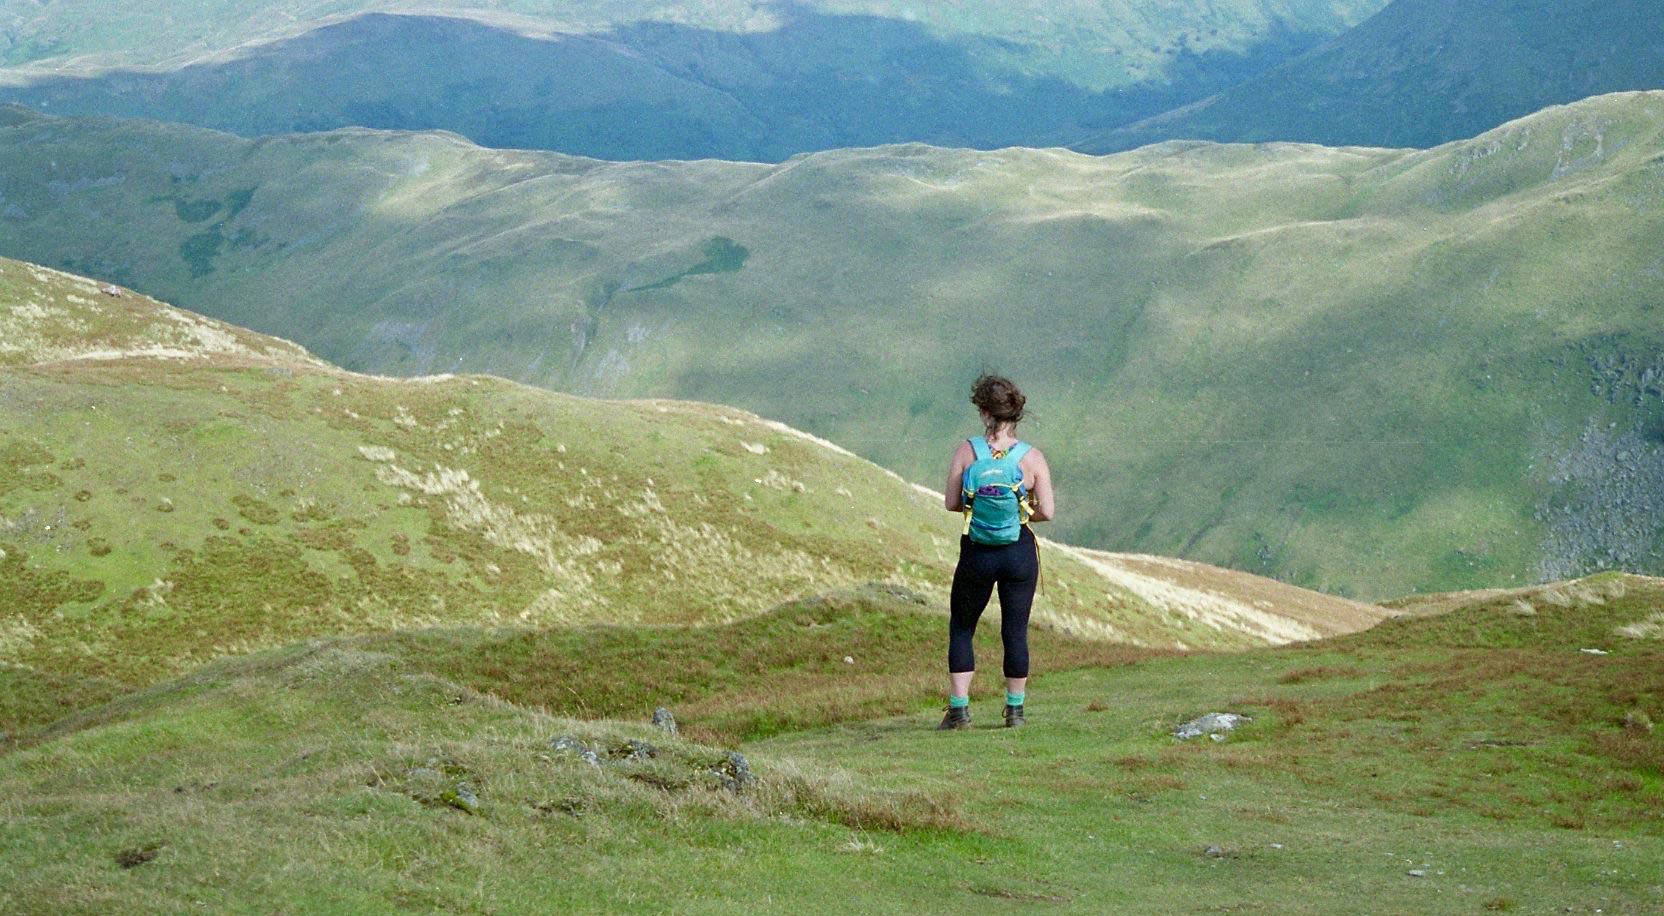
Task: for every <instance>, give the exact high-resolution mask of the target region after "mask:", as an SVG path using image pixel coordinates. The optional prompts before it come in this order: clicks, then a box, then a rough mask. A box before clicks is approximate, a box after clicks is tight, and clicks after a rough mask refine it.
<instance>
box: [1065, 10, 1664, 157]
mask: <svg viewBox="0 0 1664 916" xmlns="http://www.w3.org/2000/svg"><path fill="white" fill-rule="evenodd" d="M1661 23H1664V19H1661V18H1660V10H1659V8H1658V5H1657V4H1656V3H1652V2H1649V0H1617V2H1594V0H1582V2H1574V3H1565V2H1559V0H1480V2H1475V3H1460V4H1456V3H1446V2H1443V0H1394V2H1393V3H1392V4H1390V5H1388V6H1387V8H1386V9H1384V10H1382V11H1381V12H1379V13H1377V14H1376V15H1375V16H1374V17H1372V18H1370V19H1369V20H1368V21H1366V22H1364V23H1363V24H1361V25H1359V26H1358V27H1357V28H1355V29H1352V30H1350V31H1348V32H1347V33H1345V34H1344V35H1341V36H1340V37H1338V38H1336V39H1335V40H1334V41H1332V42H1330V43H1328V44H1326V45H1324V46H1323V47H1321V48H1318V49H1316V50H1314V51H1311V52H1309V53H1307V54H1305V55H1303V56H1301V57H1298V58H1296V59H1294V60H1292V61H1290V62H1288V63H1287V64H1284V65H1282V66H1280V67H1277V68H1275V69H1272V70H1270V71H1267V72H1266V73H1263V74H1260V75H1259V76H1256V77H1253V78H1251V79H1248V80H1246V81H1245V82H1243V83H1241V84H1240V85H1237V86H1234V87H1232V88H1230V89H1227V90H1225V91H1224V92H1222V93H1220V94H1219V95H1217V96H1214V97H1212V98H1208V99H1205V100H1203V101H1200V102H1197V103H1194V104H1192V105H1188V106H1185V107H1183V108H1180V109H1178V110H1176V111H1173V112H1169V113H1166V114H1162V115H1158V116H1156V117H1153V118H1150V119H1148V120H1145V121H1142V122H1139V123H1137V124H1133V125H1129V126H1127V127H1124V128H1119V129H1116V130H1112V131H1109V132H1107V133H1104V134H1102V135H1099V136H1096V137H1093V138H1090V139H1087V140H1085V141H1081V142H1077V143H1075V144H1073V145H1074V146H1075V148H1077V149H1080V150H1082V151H1084V152H1091V153H1105V152H1113V151H1116V150H1125V149H1132V148H1134V147H1137V146H1143V145H1145V144H1147V143H1155V142H1158V141H1162V140H1174V139H1197V140H1216V141H1222V142H1251V143H1258V142H1266V141H1299V142H1307V143H1322V144H1325V145H1329V146H1400V147H1401V146H1413V147H1430V146H1436V145H1438V144H1440V143H1446V142H1449V141H1452V140H1458V139H1461V138H1464V137H1470V136H1473V135H1474V134H1477V133H1480V132H1482V131H1486V130H1489V129H1491V128H1492V127H1495V126H1497V125H1498V124H1501V123H1503V122H1505V121H1510V120H1513V119H1515V118H1519V117H1523V116H1525V115H1527V114H1530V113H1531V112H1534V111H1537V110H1539V109H1542V108H1545V107H1547V106H1549V105H1560V104H1566V103H1568V102H1573V101H1576V100H1578V99H1582V98H1586V97H1588V96H1592V95H1597V94H1601V93H1611V92H1619V91H1624V90H1638V89H1661V88H1664V24H1661Z"/></svg>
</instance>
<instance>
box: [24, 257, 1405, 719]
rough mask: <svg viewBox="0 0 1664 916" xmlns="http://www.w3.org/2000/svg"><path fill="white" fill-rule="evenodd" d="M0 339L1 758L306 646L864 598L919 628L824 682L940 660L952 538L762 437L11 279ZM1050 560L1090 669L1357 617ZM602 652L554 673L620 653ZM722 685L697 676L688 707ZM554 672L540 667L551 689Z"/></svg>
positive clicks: (51, 282)
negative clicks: (86, 719) (88, 717)
mask: <svg viewBox="0 0 1664 916" xmlns="http://www.w3.org/2000/svg"><path fill="white" fill-rule="evenodd" d="M0 331H3V335H0V341H3V342H4V343H3V345H0V608H4V610H3V612H0V666H3V667H0V683H3V684H4V685H5V690H4V691H0V692H3V693H4V694H5V695H6V699H5V700H4V701H0V729H15V728H17V727H18V726H19V725H26V724H30V723H33V724H39V723H40V722H42V721H45V720H49V719H51V718H55V717H56V716H58V715H60V714H62V713H63V712H65V711H67V710H71V709H74V708H78V707H79V706H81V705H84V704H85V703H86V702H91V701H95V700H99V699H102V698H105V697H107V696H110V695H113V694H114V693H116V692H119V691H120V690H122V689H124V688H131V687H133V686H139V685H144V684H148V683H151V682H153V681H155V680H156V679H157V678H160V677H163V676H167V675H172V674H176V673H179V672H183V671H186V670H188V669H190V668H192V667H194V666H196V665H200V664H202V663H204V662H206V661H209V660H211V659H213V658H216V657H219V656H223V655H228V654H237V653H242V652H246V651H249V650H252V649H256V648H261V647H266V646H273V645H281V644H285V643H289V642H293V641H296V640H301V639H306V638H311V637H317V636H324V635H332V634H349V633H366V632H390V631H396V630H398V631H402V630H413V629H423V628H432V627H457V626H485V627H522V628H546V627H551V626H555V625H574V624H590V623H596V624H599V623H604V624H607V625H610V626H617V625H621V624H654V625H671V624H681V625H688V624H707V625H718V624H732V623H736V622H741V621H748V620H753V619H755V618H759V617H760V616H762V615H765V614H769V613H771V612H772V613H776V615H777V616H778V615H779V614H781V613H784V612H782V611H777V608H778V607H779V606H781V605H783V604H786V603H787V602H790V601H794V600H798V599H804V598H806V597H807V596H812V595H817V594H822V593H826V594H831V595H836V594H839V593H842V592H844V591H847V590H850V589H857V588H861V587H865V588H868V589H877V590H878V592H881V593H885V594H888V593H889V592H888V591H886V590H889V591H893V592H894V593H895V595H899V596H901V597H899V598H893V599H892V600H894V601H903V602H904V603H905V604H906V605H907V606H908V607H909V608H915V606H927V607H929V608H930V609H932V610H933V611H934V612H935V616H931V617H928V623H926V622H925V621H924V620H922V619H921V621H920V622H919V623H918V624H917V625H916V626H902V625H897V626H895V627H891V626H887V625H884V621H883V620H882V619H878V620H875V623H874V625H873V631H872V632H871V633H857V634H854V636H853V637H852V639H851V641H850V642H849V644H848V646H842V645H839V646H834V647H831V648H827V649H825V652H826V653H828V657H829V658H831V659H832V660H833V661H837V662H839V664H840V665H841V664H842V663H841V659H842V658H843V657H844V656H845V655H848V654H850V653H851V651H853V649H854V647H856V646H861V645H867V642H865V641H866V640H877V641H878V642H877V644H878V645H882V643H883V641H884V640H887V639H890V638H903V637H901V636H900V635H899V634H902V633H907V634H911V636H910V637H908V638H913V637H917V638H918V639H919V646H918V648H919V650H920V651H921V652H924V653H925V654H926V655H927V656H928V657H930V658H932V659H935V658H936V657H937V656H939V655H940V652H941V645H940V644H939V643H940V639H939V637H940V630H941V627H942V620H941V617H940V614H941V613H942V610H943V608H945V606H946V586H947V580H948V578H949V574H950V573H951V570H952V564H953V562H954V558H955V552H956V541H957V536H958V531H957V520H956V519H955V518H954V517H952V516H949V515H948V514H947V513H945V512H943V511H941V509H940V508H939V506H940V502H939V498H937V497H932V496H927V495H923V494H921V493H919V492H918V491H916V490H915V489H914V488H912V487H910V486H908V485H907V484H905V483H903V482H902V481H901V480H900V479H898V478H896V477H894V476H893V475H890V474H888V473H886V472H883V471H880V470H879V469H878V468H876V467H873V466H872V465H870V464H868V463H866V462H864V461H862V460H860V459H857V458H855V457H854V456H852V455H850V454H848V453H846V452H843V451H841V450H839V449H836V448H835V447H832V446H830V445H828V444H826V443H822V442H818V441H814V440H812V439H810V438H808V437H806V436H804V435H802V434H801V433H797V432H795V431H793V430H791V429H789V428H787V427H784V426H781V425H780V424H777V423H770V422H765V421H763V420H761V419H759V418H757V417H755V416H753V415H749V414H744V413H741V412H738V411H733V410H728V409H724V408H718V407H713V406H709V405H702V404H691V403H677V402H663V401H656V402H632V403H618V402H603V401H592V400H585V399H579V398H573V397H569V396H564V395H557V394H553V393H550V392H546V391H541V390H538V389H533V388H527V387H524V386H520V385H515V384H512V383H509V382H504V381H501V380H499V379H494V378H489V377H481V376H466V377H436V378H424V379H417V380H408V381H406V380H395V379H386V378H375V377H370V376H361V375H353V374H350V373H346V372H342V371H340V370H337V369H335V368H333V367H331V366H328V365H326V364H324V363H322V362H320V361H318V360H316V359H315V358H313V357H312V356H310V355H309V354H307V353H305V352H304V351H302V350H300V349H299V348H298V347H294V346H293V345H290V344H287V343H284V342H282V341H278V340H273V339H270V338H263V337H261V336H260V335H256V334H252V333H249V332H247V331H243V330H241V329H237V328H234V327H231V326H227V325H223V324H220V323H218V322H211V321H207V320H204V319H201V318H198V317H196V316H193V315H190V314H188V313H185V312H181V311H179V310H176V309H172V308H170V307H168V306H165V305H162V304H160V303H157V302H154V301H151V300H148V299H145V298H143V297H139V296H136V295H134V294H132V293H130V292H126V291H123V290H121V289H119V288H115V287H106V288H103V289H101V288H100V287H99V286H98V285H97V284H94V283H93V282H91V281H88V280H85V279H81V278H77V277H72V276H68V275H64V274H58V273H56V272H53V271H47V270H44V269H42V268H38V267H35V266H32V265H27V264H20V263H17V262H0ZM1044 557H1045V563H1046V572H1047V579H1048V582H1047V590H1046V593H1045V594H1044V595H1043V596H1042V598H1041V600H1040V603H1039V605H1038V606H1037V609H1036V615H1037V616H1036V620H1037V622H1038V623H1039V624H1040V625H1041V626H1049V627H1053V628H1056V629H1058V630H1059V631H1060V632H1068V633H1073V634H1076V635H1079V636H1083V637H1088V638H1093V639H1098V640H1108V639H1112V640H1117V641H1121V642H1130V643H1139V644H1145V645H1162V646H1174V645H1192V646H1197V645H1203V646H1241V645H1252V644H1262V643H1265V642H1271V641H1275V642H1286V641H1289V640H1291V639H1301V638H1310V637H1312V636H1316V635H1320V634H1325V633H1334V632H1341V631H1346V630H1351V629H1356V628H1358V627H1361V626H1365V625H1368V624H1369V623H1373V622H1374V621H1375V620H1377V619H1379V618H1380V616H1381V615H1382V612H1381V611H1380V610H1379V609H1375V608H1370V607H1366V606H1363V605H1357V604H1352V603H1349V602H1344V601H1338V600H1334V599H1327V598H1324V597H1323V596H1317V595H1308V594H1302V593H1299V592H1298V590H1296V589H1291V588H1287V587H1283V586H1276V585H1275V584H1274V583H1263V582H1261V583H1256V581H1255V580H1254V579H1253V578H1252V577H1247V576H1238V577H1236V579H1235V582H1234V583H1231V582H1224V581H1220V580H1219V579H1217V578H1207V577H1204V576H1203V575H1202V574H1201V573H1200V572H1199V571H1182V570H1180V571H1173V572H1170V573H1168V574H1165V575H1157V576H1149V575H1142V576H1135V575H1134V573H1133V572H1132V571H1131V570H1130V569H1126V570H1123V568H1122V563H1123V562H1131V561H1130V560H1123V559H1119V558H1109V559H1108V561H1107V564H1108V565H1106V562H1105V561H1104V560H1103V558H1093V559H1091V560H1090V561H1085V560H1081V559H1077V558H1076V557H1075V556H1074V555H1072V554H1071V553H1070V552H1068V551H1066V550H1065V549H1064V548H1060V547H1047V548H1046V549H1045V553H1044ZM1268 590H1269V591H1268ZM1285 602H1286V603H1287V604H1288V605H1289V606H1290V607H1291V609H1292V610H1291V613H1290V614H1289V615H1287V616H1285V615H1283V614H1282V613H1281V612H1280V611H1279V609H1278V608H1279V605H1281V604H1283V603H1285ZM1314 606H1315V607H1316V608H1317V611H1316V613H1315V615H1314V614H1313V613H1312V612H1311V609H1312V608H1313V607H1314ZM817 625H818V624H817ZM758 626H761V625H758ZM776 626H778V624H777V625H776ZM921 627H922V628H923V629H922V630H921V629H920V628H921ZM765 629H766V628H765ZM924 631H928V632H929V633H930V634H931V635H930V636H929V638H928V639H925V638H924V636H923V633H924ZM720 632H724V633H732V635H730V636H726V637H717V636H710V637H706V636H691V637H690V636H686V635H683V636H677V635H675V631H666V633H665V635H664V637H663V638H664V639H665V640H666V642H667V643H673V642H677V641H679V640H682V639H694V640H696V641H698V642H700V643H701V644H704V643H705V641H706V640H707V639H711V640H714V642H713V643H711V644H713V645H732V644H733V641H734V640H739V641H740V642H741V643H743V642H744V641H745V640H746V639H747V637H746V636H745V634H746V633H754V629H745V628H741V629H739V630H733V631H720ZM827 632H828V633H830V632H832V631H827ZM595 638H596V639H599V640H600V644H597V645H594V646H590V647H588V648H584V647H583V646H582V644H581V643H580V644H579V645H577V646H567V647H566V648H565V649H562V650H561V652H563V653H564V652H566V651H568V650H570V651H571V652H573V653H574V654H576V655H579V656H582V657H594V658H599V657H604V656H607V655H615V654H617V653H620V652H622V653H623V654H624V655H626V656H627V655H629V654H630V653H631V651H633V650H632V649H631V648H630V647H631V646H635V647H636V648H637V649H639V648H640V646H639V645H637V644H636V643H634V642H632V641H630V640H626V641H625V642H624V643H623V644H621V645H620V646H619V647H618V648H616V649H614V650H606V649H604V648H602V646H603V645H604V644H606V642H607V640H608V639H610V638H611V637H608V636H606V635H605V634H601V635H599V636H596V637H595ZM857 654H860V655H861V656H862V659H861V663H862V664H863V665H869V664H875V663H876V662H877V659H878V656H879V654H880V653H878V652H877V651H876V650H875V651H874V652H872V653H869V652H866V651H862V652H859V653H857ZM719 658H720V656H718V657H713V658H707V659H706V660H705V661H704V662H701V663H699V664H691V665H690V668H689V671H690V673H691V674H690V676H693V677H695V678H696V679H697V682H698V683H700V684H702V685H704V686H705V687H706V688H708V687H709V685H710V683H711V681H710V679H709V677H708V676H707V675H708V668H709V666H710V664H712V663H715V662H716V660H717V659H719ZM907 658H908V659H909V660H910V663H911V661H912V660H913V659H914V656H913V655H908V656H907ZM550 664H552V663H550V662H540V663H537V665H536V666H535V667H540V668H543V669H546V671H553V670H564V669H559V666H556V667H555V668H549V665H550ZM874 670H875V672H876V670H877V669H874ZM905 670H908V671H911V672H914V673H918V674H921V675H922V674H924V673H925V672H931V673H933V674H936V675H939V671H938V670H937V666H936V665H935V664H931V665H930V666H928V667H922V666H916V665H915V666H914V667H912V668H908V669H905ZM457 676H461V675H457ZM465 679H466V678H465ZM933 686H935V687H939V685H933ZM684 689H687V688H685V687H684ZM605 693H606V692H605V691H602V690H597V691H594V692H592V694H591V695H590V696H588V697H587V698H586V699H585V702H588V703H602V700H601V699H600V697H601V696H602V695H604V694H605ZM677 696H678V697H680V696H682V694H677ZM543 705H544V706H545V707H551V706H552V705H555V706H558V704H552V702H551V701H547V700H545V701H544V703H543ZM603 705H604V704H603ZM649 708H650V705H649Z"/></svg>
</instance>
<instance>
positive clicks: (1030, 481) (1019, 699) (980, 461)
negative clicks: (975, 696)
mask: <svg viewBox="0 0 1664 916" xmlns="http://www.w3.org/2000/svg"><path fill="white" fill-rule="evenodd" d="M971 403H972V404H975V405H976V408H977V410H978V411H979V412H980V413H981V415H982V428H983V434H982V435H981V436H978V437H976V438H974V439H967V440H966V441H964V442H961V443H959V448H958V449H957V450H956V451H955V452H954V453H953V461H952V463H951V464H949V466H948V483H947V488H946V491H945V492H944V493H943V505H944V506H946V508H947V510H948V511H949V512H960V513H963V514H964V517H965V528H964V534H963V536H962V537H960V539H959V566H958V567H957V568H955V569H954V571H953V592H952V596H951V598H950V599H949V603H950V610H951V614H950V617H949V622H948V681H949V686H950V689H949V692H948V706H947V714H946V715H945V716H943V717H942V724H941V725H939V726H937V728H938V729H943V730H946V729H955V728H970V727H971V708H970V704H971V700H970V693H971V678H972V676H974V675H975V674H976V658H975V657H974V655H973V653H972V648H971V643H972V637H973V636H975V635H976V623H977V619H978V618H980V617H981V616H982V611H983V609H984V608H986V607H987V606H988V599H989V597H990V595H991V594H992V592H993V590H994V588H995V586H998V587H999V592H1000V640H1001V641H1002V642H1003V643H1004V644H1005V664H1004V668H1005V726H1006V727H1007V728H1017V727H1019V726H1021V725H1022V724H1023V690H1024V688H1025V687H1026V686H1027V684H1028V612H1029V608H1030V607H1031V606H1032V605H1033V604H1034V587H1035V585H1036V583H1037V582H1038V581H1039V578H1040V548H1039V545H1038V544H1037V543H1036V542H1035V540H1034V532H1033V531H1031V530H1030V529H1029V522H1045V521H1050V520H1051V519H1052V518H1053V513H1054V511H1055V510H1056V505H1055V503H1054V501H1053V498H1052V472H1051V469H1050V468H1049V467H1047V466H1046V458H1045V456H1044V455H1042V454H1040V450H1039V449H1037V448H1033V447H1031V446H1030V445H1028V443H1026V442H1020V441H1018V439H1017V423H1018V422H1019V421H1021V420H1022V419H1023V403H1024V398H1023V393H1022V392H1021V391H1018V390H1017V386H1016V385H1014V384H1012V383H1011V380H1010V379H1008V378H1005V377H1004V376H1000V375H991V374H983V375H982V376H981V377H979V378H978V379H977V380H976V384H974V385H972V386H971Z"/></svg>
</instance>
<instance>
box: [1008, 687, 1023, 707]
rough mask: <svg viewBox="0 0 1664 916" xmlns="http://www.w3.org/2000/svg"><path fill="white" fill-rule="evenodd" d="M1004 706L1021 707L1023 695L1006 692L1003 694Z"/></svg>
mask: <svg viewBox="0 0 1664 916" xmlns="http://www.w3.org/2000/svg"><path fill="white" fill-rule="evenodd" d="M1005 705H1007V706H1021V705H1023V695H1022V694H1020V693H1012V692H1011V691H1009V690H1007V691H1006V692H1005Z"/></svg>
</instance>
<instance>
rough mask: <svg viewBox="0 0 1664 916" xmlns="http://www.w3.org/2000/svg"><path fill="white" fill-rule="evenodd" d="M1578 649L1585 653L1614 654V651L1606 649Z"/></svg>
mask: <svg viewBox="0 0 1664 916" xmlns="http://www.w3.org/2000/svg"><path fill="white" fill-rule="evenodd" d="M1578 651H1579V652H1582V653H1583V654H1584V655H1611V654H1612V653H1610V652H1608V651H1606V650H1605V649H1579V650H1578Z"/></svg>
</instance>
